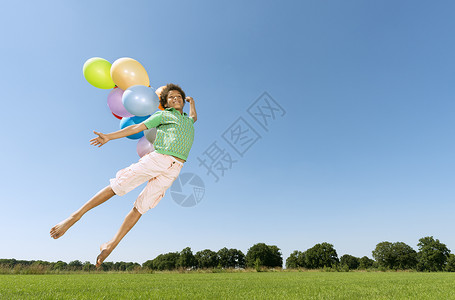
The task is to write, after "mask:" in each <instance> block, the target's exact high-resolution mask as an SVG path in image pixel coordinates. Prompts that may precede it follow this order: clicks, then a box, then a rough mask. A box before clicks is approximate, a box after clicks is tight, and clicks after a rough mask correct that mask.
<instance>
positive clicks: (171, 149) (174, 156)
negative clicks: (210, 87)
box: [50, 83, 197, 268]
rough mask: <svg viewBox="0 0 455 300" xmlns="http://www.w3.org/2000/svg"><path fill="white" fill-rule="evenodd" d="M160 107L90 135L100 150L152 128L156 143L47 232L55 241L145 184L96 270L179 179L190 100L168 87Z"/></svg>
mask: <svg viewBox="0 0 455 300" xmlns="http://www.w3.org/2000/svg"><path fill="white" fill-rule="evenodd" d="M184 99H185V100H186V101H187V102H189V103H190V114H189V117H188V115H187V114H186V113H184V112H183V106H184V105H185V101H184ZM160 104H161V106H162V107H163V108H164V110H163V111H158V112H156V113H154V114H153V115H152V116H150V117H149V118H148V119H147V120H145V121H144V122H142V123H140V124H136V125H131V126H128V127H126V128H124V129H122V130H119V131H116V132H113V133H109V134H103V133H101V132H96V131H93V132H94V133H95V134H97V135H98V137H96V138H93V139H91V140H90V144H91V145H94V146H97V145H99V146H98V147H101V146H102V145H104V144H106V143H107V142H108V141H110V140H113V139H118V138H122V137H126V136H129V135H132V134H136V133H138V132H141V131H143V130H146V129H150V128H152V127H156V129H157V133H156V139H155V142H154V143H153V146H154V148H155V151H153V152H151V153H149V154H147V155H144V156H143V157H142V158H141V159H140V160H139V161H138V162H137V163H135V164H132V165H131V166H129V167H127V168H125V169H123V170H120V171H118V172H117V174H116V177H115V178H113V179H110V185H108V186H107V187H105V188H104V189H102V190H101V191H99V192H98V193H97V194H96V195H95V196H94V197H93V198H92V199H90V200H89V201H88V202H87V203H85V204H84V205H83V206H82V207H81V208H80V209H79V210H77V211H75V212H74V213H73V214H72V215H71V216H70V217H69V218H67V219H66V220H64V221H62V222H60V223H59V224H57V225H55V226H54V227H52V229H51V231H50V235H51V237H52V238H54V239H58V238H59V237H61V236H62V235H63V234H64V233H65V232H66V231H67V230H68V229H69V228H70V227H71V226H73V225H74V223H76V222H77V221H78V220H79V219H80V218H81V217H82V216H83V215H84V214H85V213H86V212H87V211H89V210H90V209H92V208H94V207H96V206H98V205H100V204H101V203H104V202H105V201H107V200H108V199H110V198H111V197H112V196H114V195H119V196H123V195H124V194H126V193H128V192H129V191H131V190H132V189H134V188H136V187H137V186H139V185H141V184H142V183H144V182H146V181H148V183H147V186H146V187H145V188H144V190H143V191H142V192H141V194H140V195H139V196H138V198H137V199H136V202H135V203H134V207H133V209H132V210H131V211H130V212H129V213H128V215H127V216H126V218H125V220H124V221H123V224H122V225H121V227H120V229H119V231H118V232H117V234H116V235H115V236H114V238H113V239H112V240H110V241H109V242H107V243H104V244H102V245H101V247H100V250H101V253H100V254H99V255H98V257H97V258H96V267H97V268H98V267H99V266H100V265H101V264H102V263H103V261H104V260H105V259H106V258H107V257H108V256H109V254H111V252H112V250H114V248H115V247H116V246H117V245H118V243H119V242H120V241H121V240H122V238H123V237H124V236H125V235H126V234H127V233H128V231H130V229H131V228H133V226H134V225H135V224H136V222H137V221H138V220H139V218H140V217H141V216H142V215H143V214H144V213H145V212H146V211H147V210H149V209H151V208H153V207H155V206H156V205H157V204H158V202H159V201H160V200H161V198H163V197H164V194H165V191H166V190H167V189H168V188H169V187H170V186H171V185H172V182H174V180H175V179H176V178H177V176H178V175H179V173H180V170H181V169H182V166H183V163H184V162H185V161H186V159H187V157H188V154H189V151H190V149H191V146H192V144H193V139H194V127H193V124H194V122H196V120H197V114H196V108H195V106H194V100H193V98H191V97H185V92H183V90H182V89H181V88H180V86H178V85H175V84H172V83H170V84H168V85H166V86H165V87H164V89H163V90H162V91H161V95H160Z"/></svg>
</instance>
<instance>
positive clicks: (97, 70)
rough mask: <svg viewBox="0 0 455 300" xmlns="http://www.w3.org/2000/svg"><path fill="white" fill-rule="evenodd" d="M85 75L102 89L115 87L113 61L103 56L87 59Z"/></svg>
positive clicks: (91, 82)
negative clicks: (112, 70)
mask: <svg viewBox="0 0 455 300" xmlns="http://www.w3.org/2000/svg"><path fill="white" fill-rule="evenodd" d="M83 72H84V77H85V79H87V81H88V82H89V83H90V84H91V85H93V86H94V87H97V88H100V89H113V88H114V87H115V83H114V81H112V78H111V63H110V62H108V61H107V60H105V59H104V58H101V57H93V58H90V59H89V60H87V61H86V62H85V64H84V68H83Z"/></svg>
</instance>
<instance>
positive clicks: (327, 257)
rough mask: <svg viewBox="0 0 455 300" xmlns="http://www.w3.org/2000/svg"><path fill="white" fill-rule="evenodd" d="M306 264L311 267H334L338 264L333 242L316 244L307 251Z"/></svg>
mask: <svg viewBox="0 0 455 300" xmlns="http://www.w3.org/2000/svg"><path fill="white" fill-rule="evenodd" d="M304 256H305V262H304V265H305V266H306V267H307V268H309V269H318V268H323V267H334V266H336V265H337V264H338V262H339V260H338V255H337V252H336V250H335V249H334V248H333V245H332V244H329V243H321V244H316V245H314V246H313V247H312V248H310V249H308V250H307V251H305V255H304Z"/></svg>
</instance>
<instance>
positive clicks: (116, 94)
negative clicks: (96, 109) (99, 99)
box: [107, 88, 134, 118]
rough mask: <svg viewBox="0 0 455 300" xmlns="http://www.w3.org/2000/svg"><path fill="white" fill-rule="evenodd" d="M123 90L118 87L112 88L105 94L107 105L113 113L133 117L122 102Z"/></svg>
mask: <svg viewBox="0 0 455 300" xmlns="http://www.w3.org/2000/svg"><path fill="white" fill-rule="evenodd" d="M122 96H123V90H122V89H119V88H114V89H112V91H111V92H110V93H109V95H108V96H107V105H108V106H109V109H110V110H111V112H112V113H113V114H116V115H117V116H120V117H125V118H128V117H134V115H132V114H130V113H129V112H128V111H127V110H126V108H125V107H124V106H123V103H122Z"/></svg>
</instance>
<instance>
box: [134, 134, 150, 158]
mask: <svg viewBox="0 0 455 300" xmlns="http://www.w3.org/2000/svg"><path fill="white" fill-rule="evenodd" d="M136 151H137V154H138V155H139V157H142V156H144V155H146V154H149V153H150V152H152V151H155V148H154V147H153V145H152V144H151V143H150V142H149V141H148V140H147V138H146V137H145V136H143V137H141V138H140V139H139V141H138V142H137V147H136Z"/></svg>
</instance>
